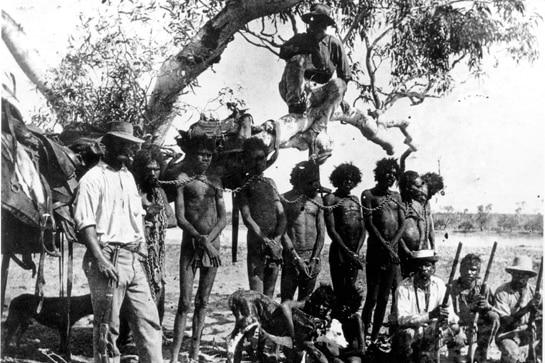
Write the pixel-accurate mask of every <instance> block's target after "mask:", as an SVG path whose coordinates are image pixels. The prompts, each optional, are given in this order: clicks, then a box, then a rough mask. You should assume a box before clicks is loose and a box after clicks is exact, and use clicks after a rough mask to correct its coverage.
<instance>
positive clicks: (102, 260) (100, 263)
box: [96, 256, 119, 281]
mask: <svg viewBox="0 0 545 363" xmlns="http://www.w3.org/2000/svg"><path fill="white" fill-rule="evenodd" d="M96 263H97V268H98V270H99V271H100V273H101V274H102V276H104V277H106V278H107V279H108V280H113V281H117V280H118V279H119V272H118V271H117V268H116V267H115V266H114V265H113V264H112V263H111V262H110V261H108V259H107V258H106V257H104V256H99V257H98V258H97V259H96Z"/></svg>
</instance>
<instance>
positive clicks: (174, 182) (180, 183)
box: [159, 174, 264, 194]
mask: <svg viewBox="0 0 545 363" xmlns="http://www.w3.org/2000/svg"><path fill="white" fill-rule="evenodd" d="M201 177H203V178H201ZM263 179H264V178H263V174H256V175H252V176H251V177H250V178H249V179H248V180H247V181H246V182H245V183H244V184H243V185H241V186H240V187H236V188H235V189H229V188H220V187H218V186H217V185H214V184H213V183H211V182H210V181H208V179H207V178H206V176H205V175H204V174H199V175H195V176H193V177H190V178H186V179H180V180H159V184H161V185H174V186H177V187H178V186H183V185H186V184H188V183H190V182H192V181H194V180H198V181H201V182H203V183H205V184H207V185H209V186H211V187H212V188H214V189H216V190H220V191H222V192H231V193H233V194H237V193H240V192H241V191H243V190H244V189H246V188H248V187H249V186H250V185H251V184H252V183H253V182H254V181H256V180H263Z"/></svg>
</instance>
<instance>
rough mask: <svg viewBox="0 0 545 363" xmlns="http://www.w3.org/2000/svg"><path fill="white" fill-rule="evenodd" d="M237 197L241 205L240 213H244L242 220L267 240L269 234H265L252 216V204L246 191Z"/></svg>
mask: <svg viewBox="0 0 545 363" xmlns="http://www.w3.org/2000/svg"><path fill="white" fill-rule="evenodd" d="M237 197H238V203H239V206H240V214H241V215H242V221H243V222H244V225H245V226H246V228H248V230H250V231H252V232H253V233H254V234H255V235H256V236H259V237H260V238H261V240H265V238H267V236H265V235H264V234H263V231H261V228H260V227H259V225H258V224H257V223H256V221H255V220H254V218H253V217H252V213H251V211H250V204H249V203H248V197H247V196H246V192H245V191H242V192H241V193H240V194H239V195H238V196H237Z"/></svg>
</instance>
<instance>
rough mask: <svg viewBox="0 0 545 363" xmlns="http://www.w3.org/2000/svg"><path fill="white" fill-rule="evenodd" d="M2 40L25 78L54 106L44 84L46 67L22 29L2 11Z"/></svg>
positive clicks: (47, 88)
mask: <svg viewBox="0 0 545 363" xmlns="http://www.w3.org/2000/svg"><path fill="white" fill-rule="evenodd" d="M2 40H3V41H4V43H5V44H6V46H7V47H8V49H9V51H10V52H11V54H12V55H13V58H15V61H16V62H17V64H18V65H19V67H21V69H22V70H23V72H24V73H25V74H26V75H27V77H28V78H29V79H30V80H31V81H32V82H34V84H36V86H37V87H38V90H39V91H40V92H41V93H42V94H43V95H44V96H45V98H46V99H47V100H48V101H49V102H50V103H51V105H55V100H54V99H53V97H52V95H51V91H50V89H49V87H48V86H47V83H46V72H47V70H48V69H49V67H48V65H47V64H46V63H45V62H44V60H43V59H42V57H41V56H40V53H39V52H38V51H37V50H36V49H35V48H34V47H33V46H32V44H31V42H30V41H29V40H28V38H27V36H26V34H25V32H24V30H23V28H22V27H21V26H20V25H19V24H17V23H16V22H15V20H13V18H12V17H11V16H10V15H9V14H8V13H6V12H5V11H4V10H2Z"/></svg>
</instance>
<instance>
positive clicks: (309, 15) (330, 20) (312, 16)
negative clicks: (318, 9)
mask: <svg viewBox="0 0 545 363" xmlns="http://www.w3.org/2000/svg"><path fill="white" fill-rule="evenodd" d="M301 19H303V21H304V22H305V23H307V24H308V23H310V22H312V20H313V19H315V20H321V21H325V22H326V23H327V24H328V25H335V20H333V18H331V17H330V16H327V15H325V14H314V13H307V14H303V15H301Z"/></svg>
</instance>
